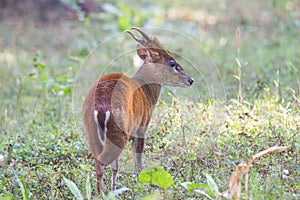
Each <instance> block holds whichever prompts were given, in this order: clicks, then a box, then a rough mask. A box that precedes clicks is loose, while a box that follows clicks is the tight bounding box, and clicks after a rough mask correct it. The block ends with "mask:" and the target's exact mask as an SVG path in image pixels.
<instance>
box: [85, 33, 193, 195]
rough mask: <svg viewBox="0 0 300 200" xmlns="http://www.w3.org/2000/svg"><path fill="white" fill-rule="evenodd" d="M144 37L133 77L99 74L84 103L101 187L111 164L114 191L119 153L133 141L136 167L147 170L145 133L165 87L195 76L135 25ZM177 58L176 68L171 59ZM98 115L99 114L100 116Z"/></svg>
mask: <svg viewBox="0 0 300 200" xmlns="http://www.w3.org/2000/svg"><path fill="white" fill-rule="evenodd" d="M135 30H138V31H139V32H140V33H141V34H142V35H143V37H144V38H143V39H137V38H136V37H135V36H134V35H133V34H132V33H131V32H129V33H130V35H131V36H132V37H133V38H134V39H135V40H137V41H139V43H141V44H143V45H144V46H143V45H140V44H138V46H137V53H138V55H139V56H140V58H141V59H142V60H143V61H144V64H143V65H142V66H141V67H140V69H139V70H138V71H137V73H136V74H135V76H134V77H133V78H129V77H127V76H125V75H123V74H109V75H106V76H103V77H102V78H100V79H99V80H98V81H97V82H96V83H95V84H94V86H93V87H92V88H91V89H90V91H89V92H88V94H87V96H86V99H85V102H84V105H83V111H82V113H83V121H84V126H85V131H86V136H87V141H88V144H89V148H90V151H91V152H92V155H93V157H94V158H95V159H96V167H97V169H96V174H97V179H98V191H101V190H102V185H101V181H102V179H103V173H104V169H105V166H106V165H108V164H111V163H112V167H113V168H112V170H113V171H112V172H113V179H112V180H113V181H112V189H115V188H116V175H117V172H118V157H119V155H120V154H121V152H122V150H123V148H124V147H125V145H126V144H127V143H128V141H129V140H130V139H132V141H133V145H132V149H133V153H134V157H135V169H136V172H137V173H139V172H140V171H141V169H142V152H143V149H144V138H145V132H146V130H147V127H148V125H149V122H150V119H151V115H152V111H153V109H154V107H155V105H156V103H157V100H158V98H159V94H160V90H161V87H162V86H163V85H171V86H180V87H188V86H191V85H192V83H193V80H192V79H191V77H190V76H189V75H188V74H187V73H186V72H185V71H184V70H183V69H182V68H181V66H180V65H179V64H178V63H177V62H176V61H175V59H174V58H173V56H172V55H171V53H170V52H169V51H168V50H167V49H165V48H164V47H163V46H162V45H161V44H160V43H159V41H158V39H157V38H156V37H154V39H153V40H151V39H150V38H153V37H149V36H148V35H146V34H145V33H144V32H142V31H141V30H140V29H137V28H135ZM172 62H176V68H175V67H174V66H173V67H170V63H172ZM95 114H96V116H95Z"/></svg>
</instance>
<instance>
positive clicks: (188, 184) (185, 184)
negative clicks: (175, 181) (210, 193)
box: [180, 181, 208, 191]
mask: <svg viewBox="0 0 300 200" xmlns="http://www.w3.org/2000/svg"><path fill="white" fill-rule="evenodd" d="M180 185H182V186H183V187H184V188H185V189H187V190H188V191H190V190H193V189H196V188H208V186H207V185H206V184H203V183H192V182H189V181H187V182H183V183H180Z"/></svg>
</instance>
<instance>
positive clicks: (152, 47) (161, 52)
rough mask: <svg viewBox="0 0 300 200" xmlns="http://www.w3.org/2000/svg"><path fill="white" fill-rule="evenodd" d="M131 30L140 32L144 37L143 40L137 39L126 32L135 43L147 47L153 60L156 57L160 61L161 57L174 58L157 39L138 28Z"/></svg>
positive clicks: (129, 32)
mask: <svg viewBox="0 0 300 200" xmlns="http://www.w3.org/2000/svg"><path fill="white" fill-rule="evenodd" d="M131 29H132V30H136V31H137V32H139V33H140V34H141V35H142V38H138V37H136V36H135V35H134V34H133V33H132V32H131V31H129V30H126V31H125V32H126V33H128V34H129V35H130V36H131V37H132V38H133V39H134V40H135V41H137V42H138V43H140V44H141V45H143V46H144V47H146V48H147V49H148V50H149V51H150V53H151V54H152V57H153V58H154V57H156V58H158V59H159V58H160V57H161V56H165V57H172V55H171V53H170V52H169V51H168V50H167V49H166V48H165V47H164V46H163V45H162V44H161V43H160V42H159V40H158V39H157V37H155V36H152V35H148V34H146V33H145V32H144V31H142V30H141V29H139V28H137V27H132V28H131Z"/></svg>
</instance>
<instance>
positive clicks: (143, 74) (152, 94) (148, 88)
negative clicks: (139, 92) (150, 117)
mask: <svg viewBox="0 0 300 200" xmlns="http://www.w3.org/2000/svg"><path fill="white" fill-rule="evenodd" d="M133 79H134V80H136V81H137V82H138V83H139V85H140V86H141V87H142V88H143V91H144V92H145V94H146V96H147V98H148V99H149V100H150V101H151V104H152V105H155V104H156V103H157V101H158V98H159V95H160V90H161V85H160V84H159V83H157V81H155V80H154V79H153V78H152V77H151V75H150V74H149V72H148V71H147V70H146V68H145V67H144V66H142V67H141V68H140V69H139V70H138V71H137V72H136V74H135V75H134V76H133Z"/></svg>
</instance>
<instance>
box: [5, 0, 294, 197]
mask: <svg viewBox="0 0 300 200" xmlns="http://www.w3.org/2000/svg"><path fill="white" fill-rule="evenodd" d="M128 2H129V1H128ZM276 2H277V3H276ZM278 2H279V3H278ZM291 3H292V4H291ZM293 3H294V4H293ZM248 4H250V5H249V6H245V5H244V3H237V2H235V1H224V2H223V1H201V3H199V2H198V1H189V2H186V1H175V2H173V1H172V2H171V1H164V2H163V3H160V4H159V5H157V6H155V7H153V6H149V5H151V4H149V1H145V2H144V3H143V6H142V7H138V6H133V7H129V6H126V5H129V4H126V3H125V2H124V3H122V4H119V5H118V6H117V8H118V9H120V10H121V11H122V12H126V15H124V16H123V17H119V18H118V17H116V16H115V15H114V14H113V13H111V12H110V11H109V10H106V11H105V12H103V13H101V14H99V15H94V16H93V18H91V19H90V22H89V23H88V21H86V22H85V23H84V22H75V21H58V22H56V23H49V24H39V23H36V22H34V21H32V20H31V18H30V16H24V17H22V19H21V18H19V17H13V18H8V19H3V20H2V21H1V23H0V46H1V52H0V71H1V73H0V124H1V126H0V134H1V135H0V155H6V154H7V153H8V152H7V149H8V147H9V145H12V147H11V156H10V161H9V162H8V164H5V165H2V166H0V198H1V199H21V198H23V199H26V198H27V197H28V198H31V199H74V196H73V194H72V192H71V191H70V190H69V188H68V186H67V184H66V182H65V181H64V177H65V178H67V179H69V180H71V181H73V182H74V183H75V184H76V185H77V187H78V189H79V190H80V191H81V193H82V196H84V197H85V196H86V193H88V192H86V188H87V186H86V184H87V182H89V180H88V178H87V177H89V178H90V182H91V186H92V199H94V198H96V197H97V196H98V194H97V192H96V187H95V185H96V180H95V166H94V162H93V160H92V159H91V157H90V154H89V151H88V148H87V145H86V143H85V139H84V133H83V127H82V122H81V118H80V116H79V115H80V104H81V103H82V101H83V99H84V95H85V93H86V92H87V91H88V89H89V87H90V86H91V84H92V82H93V81H95V80H96V79H97V77H99V76H100V75H101V74H102V73H111V72H122V73H127V74H129V75H132V74H133V73H134V71H135V70H136V68H134V67H133V64H132V63H133V56H134V54H135V49H134V48H135V42H134V41H132V40H131V39H129V37H127V36H126V35H125V34H124V33H122V32H120V31H122V30H123V29H124V27H125V28H126V27H128V26H131V25H135V26H137V25H138V26H155V27H159V28H167V30H164V31H161V32H160V30H161V29H149V31H152V32H153V33H155V34H157V35H158V37H159V38H160V39H161V41H162V43H164V44H165V46H167V47H168V48H170V49H172V51H174V52H175V53H176V54H178V60H179V61H180V62H181V63H183V64H184V66H183V67H184V68H185V69H186V70H187V71H188V72H189V73H191V74H192V75H193V78H194V79H195V81H196V84H195V86H194V87H193V88H190V89H182V88H178V89H174V88H165V89H164V90H163V93H162V96H161V98H160V101H159V103H158V105H157V108H156V111H155V113H154V115H153V119H152V121H151V124H150V127H149V129H148V133H147V139H146V146H145V159H144V166H161V167H163V168H164V169H165V170H166V171H167V172H169V173H170V174H171V176H172V178H173V180H174V185H173V186H172V187H170V188H168V189H166V190H164V189H162V188H159V187H157V186H151V185H146V184H143V183H141V182H138V183H137V182H136V177H135V175H134V173H133V172H134V170H133V169H134V167H133V161H132V159H131V158H132V155H131V153H130V145H128V146H127V147H126V149H125V150H124V152H123V154H122V157H121V169H120V175H119V177H118V183H117V187H118V188H122V187H126V188H128V189H129V190H128V191H126V192H123V193H122V194H121V195H119V196H118V197H119V198H120V199H141V198H143V197H146V196H149V195H151V194H156V195H157V193H159V195H161V196H164V197H168V198H169V199H188V198H194V199H195V198H204V196H203V195H201V194H199V193H197V192H195V191H187V190H186V189H184V187H183V186H182V185H181V183H183V182H187V181H190V182H194V183H201V184H204V185H205V184H208V183H207V178H206V174H209V175H211V177H212V178H213V180H214V181H215V183H216V185H217V186H218V188H219V191H220V192H221V191H224V190H226V189H227V188H228V182H229V178H230V175H231V173H232V172H233V171H234V169H235V165H236V164H238V163H247V161H248V158H249V157H250V156H251V155H253V154H255V153H258V152H260V151H262V150H264V149H266V148H268V147H271V146H275V145H278V146H287V147H288V149H287V150H286V151H284V152H282V153H272V154H268V155H265V156H263V157H262V158H260V159H258V160H257V161H255V163H254V165H253V166H252V168H251V170H250V174H249V175H250V182H249V196H250V197H251V198H252V199H297V198H299V196H300V185H299V180H300V171H299V167H300V166H299V153H300V151H299V149H300V146H299V136H300V135H299V134H300V105H299V101H300V82H299V79H300V70H299V69H300V68H299V66H300V60H299V58H300V49H299V47H298V46H299V45H298V44H299V43H300V41H299V36H298V33H299V30H300V25H299V24H300V19H299V14H297V13H299V5H297V4H296V3H295V1H285V0H282V1H270V2H261V1H254V2H251V3H248ZM170 5H172V6H170ZM128 10H129V11H128ZM141 11H142V12H141ZM154 11H155V12H154ZM122 12H120V13H122ZM213 16H215V18H216V23H215V24H214V19H215V18H214V17H213ZM96 19H98V20H100V21H97V20H96ZM237 28H239V29H240V30H241V35H240V38H237V35H236V30H237ZM174 31H178V32H180V33H181V34H182V35H183V36H182V37H180V36H179V35H180V34H176V33H175V32H174ZM169 35H172V36H174V37H170V36H169ZM186 36H187V37H186ZM110 37H114V38H112V39H109V38H110ZM177 37H179V38H181V39H180V41H181V42H178V41H176V40H175V38H177ZM177 39H178V38H177ZM238 40H239V41H240V46H239V50H240V51H238V46H237V41H238ZM194 41H196V42H197V44H196V43H195V42H194ZM99 44H100V45H99ZM186 44H189V45H186ZM193 45H194V46H193ZM191 47H195V48H193V51H191V49H190V48H191ZM93 49H94V51H93V52H92V54H91V55H89V56H88V54H89V53H90V52H91V51H92V50H93ZM195 49H196V50H195ZM128 51H129V52H128ZM115 58H117V59H115ZM236 58H238V60H239V61H240V63H241V75H240V76H238V77H239V78H240V83H241V94H242V97H243V102H239V99H238V88H239V87H238V86H239V81H238V80H237V77H235V75H238V64H237V62H236ZM109 63H110V65H109V66H108V67H107V68H105V67H106V66H107V65H108V64H109ZM191 64H193V66H191ZM95 71H96V72H95ZM220 79H221V80H222V82H221V81H220ZM223 87H224V89H223ZM283 170H288V171H289V175H288V177H287V178H283ZM105 184H106V189H105V190H104V193H105V194H108V193H109V188H110V187H109V184H110V170H109V169H107V170H106V174H105ZM243 192H244V190H242V194H244V193H243ZM154 196H155V195H154ZM156 198H157V196H156ZM242 198H244V196H242Z"/></svg>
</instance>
